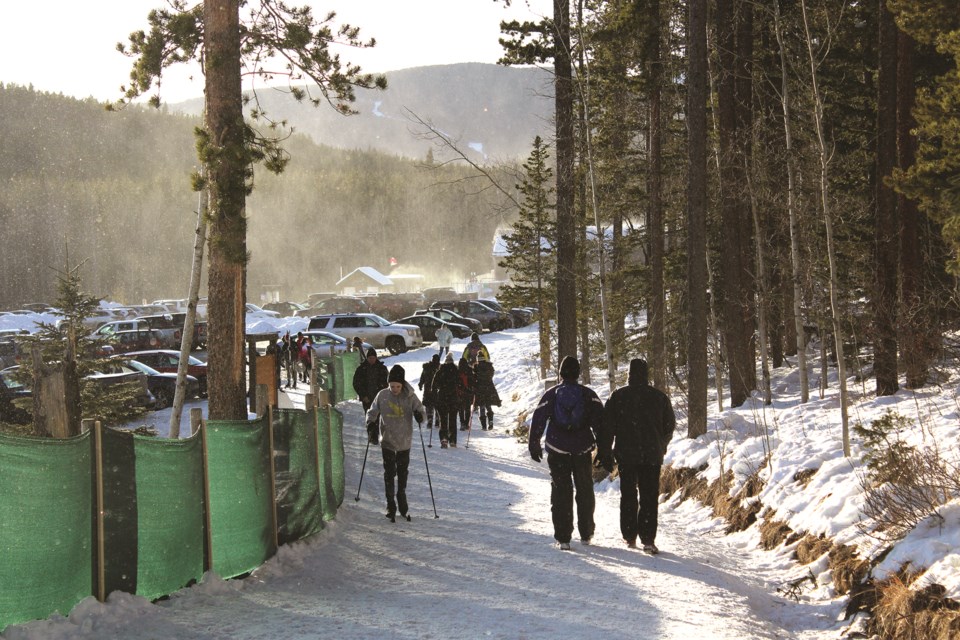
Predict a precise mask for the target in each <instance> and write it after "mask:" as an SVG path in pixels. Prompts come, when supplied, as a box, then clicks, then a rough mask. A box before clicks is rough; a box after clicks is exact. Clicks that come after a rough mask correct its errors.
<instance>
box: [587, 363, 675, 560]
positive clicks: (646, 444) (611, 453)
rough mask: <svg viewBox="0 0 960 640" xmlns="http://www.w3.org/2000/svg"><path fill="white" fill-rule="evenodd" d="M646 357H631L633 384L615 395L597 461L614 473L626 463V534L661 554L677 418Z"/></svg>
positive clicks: (623, 481) (631, 542)
mask: <svg viewBox="0 0 960 640" xmlns="http://www.w3.org/2000/svg"><path fill="white" fill-rule="evenodd" d="M647 376H648V368H647V362H646V360H643V359H640V358H636V359H634V360H631V361H630V377H629V379H628V382H627V386H625V387H621V388H619V389H617V390H616V391H614V392H613V394H611V395H610V399H609V400H608V401H607V406H606V407H604V410H603V424H602V427H601V429H600V436H599V437H598V438H597V442H598V453H597V460H598V461H599V462H600V464H601V465H603V468H604V469H606V470H607V471H608V472H610V471H613V463H614V461H616V463H617V464H618V465H619V467H620V533H622V534H623V539H624V541H625V542H626V543H627V546H629V547H630V548H635V547H636V546H637V538H638V537H639V538H640V543H641V544H642V545H643V550H644V551H646V552H647V553H657V552H658V551H659V549H657V545H656V537H657V509H658V500H659V496H660V467H661V466H662V465H663V456H664V455H665V454H666V452H667V445H668V444H669V443H670V439H671V438H672V437H673V430H674V428H675V427H676V424H677V419H676V416H675V415H674V413H673V407H672V406H671V405H670V398H668V397H667V394H665V393H663V392H662V391H660V390H659V389H654V388H653V387H651V386H650V384H649V382H648V381H647Z"/></svg>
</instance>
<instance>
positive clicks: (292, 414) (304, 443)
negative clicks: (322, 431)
mask: <svg viewBox="0 0 960 640" xmlns="http://www.w3.org/2000/svg"><path fill="white" fill-rule="evenodd" d="M318 447H319V441H318V436H317V430H316V429H315V428H313V420H312V416H311V415H310V414H309V413H307V412H306V411H302V410H299V409H276V410H275V411H274V420H273V452H274V469H275V473H276V491H277V535H278V537H279V541H280V544H288V543H290V542H293V541H295V540H300V539H302V538H306V537H308V536H311V535H313V534H315V533H317V532H318V531H320V530H322V529H323V527H324V524H323V506H322V501H321V499H320V474H319V459H320V450H319V448H318Z"/></svg>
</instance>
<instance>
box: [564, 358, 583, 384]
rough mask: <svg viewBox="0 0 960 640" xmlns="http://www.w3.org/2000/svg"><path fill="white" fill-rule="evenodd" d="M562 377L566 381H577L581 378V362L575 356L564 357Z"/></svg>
mask: <svg viewBox="0 0 960 640" xmlns="http://www.w3.org/2000/svg"><path fill="white" fill-rule="evenodd" d="M560 377H561V378H563V379H564V380H576V379H577V378H579V377H580V361H579V360H577V359H576V358H574V357H573V356H564V358H563V361H562V362H561V363H560Z"/></svg>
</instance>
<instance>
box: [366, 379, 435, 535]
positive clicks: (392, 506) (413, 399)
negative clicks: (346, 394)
mask: <svg viewBox="0 0 960 640" xmlns="http://www.w3.org/2000/svg"><path fill="white" fill-rule="evenodd" d="M387 380H388V384H389V386H388V387H387V388H386V389H381V390H380V392H379V393H377V396H376V397H375V398H374V399H373V403H372V404H371V405H370V409H369V410H368V411H367V415H366V417H367V429H368V430H374V429H378V430H379V432H380V435H381V436H382V437H381V439H380V450H381V452H382V453H383V488H384V493H385V494H386V496H387V517H388V518H390V522H396V514H397V511H399V512H400V516H401V517H403V518H406V519H407V520H409V519H410V516H408V515H407V508H408V505H407V472H408V471H409V469H410V445H411V443H412V442H413V421H414V420H416V421H417V423H418V424H419V423H422V422H423V404H422V403H421V402H420V398H418V397H417V393H416V391H414V390H413V387H412V386H410V383H409V382H407V381H406V379H405V372H404V370H403V367H401V366H400V365H398V364H396V365H393V368H391V369H390V374H389V376H388V378H387ZM394 478H396V485H394ZM394 492H396V493H394Z"/></svg>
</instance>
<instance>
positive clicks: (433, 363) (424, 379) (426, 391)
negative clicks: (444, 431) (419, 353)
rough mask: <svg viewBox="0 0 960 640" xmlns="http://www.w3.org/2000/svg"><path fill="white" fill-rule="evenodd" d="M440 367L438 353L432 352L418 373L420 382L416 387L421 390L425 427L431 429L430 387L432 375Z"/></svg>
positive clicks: (431, 398) (431, 403) (431, 405)
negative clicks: (431, 355) (425, 420)
mask: <svg viewBox="0 0 960 640" xmlns="http://www.w3.org/2000/svg"><path fill="white" fill-rule="evenodd" d="M439 368H440V355H439V354H436V353H435V354H433V357H432V358H430V360H428V361H427V362H424V363H423V371H422V372H421V373H420V382H419V383H417V387H418V388H419V389H420V391H422V392H423V408H424V411H425V412H426V414H427V428H428V429H433V414H434V409H433V397H432V394H431V388H432V386H433V376H435V375H437V369H439Z"/></svg>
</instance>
